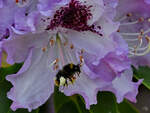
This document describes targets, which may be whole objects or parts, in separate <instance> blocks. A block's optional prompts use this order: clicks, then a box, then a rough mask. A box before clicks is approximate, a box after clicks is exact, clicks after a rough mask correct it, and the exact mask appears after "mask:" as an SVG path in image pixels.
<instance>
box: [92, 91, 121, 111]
mask: <svg viewBox="0 0 150 113" xmlns="http://www.w3.org/2000/svg"><path fill="white" fill-rule="evenodd" d="M97 100H98V103H97V104H96V105H92V107H91V109H90V113H119V112H118V108H117V104H116V98H115V96H114V95H113V94H112V93H110V92H101V93H98V97H97Z"/></svg>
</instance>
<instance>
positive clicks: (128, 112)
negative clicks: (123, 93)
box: [118, 100, 139, 113]
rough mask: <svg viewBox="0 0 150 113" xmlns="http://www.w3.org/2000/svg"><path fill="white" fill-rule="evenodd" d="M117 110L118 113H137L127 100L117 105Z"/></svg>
mask: <svg viewBox="0 0 150 113" xmlns="http://www.w3.org/2000/svg"><path fill="white" fill-rule="evenodd" d="M118 108H119V112H120V113H139V112H138V110H137V109H136V108H135V107H134V106H133V105H132V104H131V103H129V102H128V101H127V100H124V101H123V102H122V103H120V104H118Z"/></svg>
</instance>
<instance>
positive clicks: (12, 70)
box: [0, 63, 22, 81]
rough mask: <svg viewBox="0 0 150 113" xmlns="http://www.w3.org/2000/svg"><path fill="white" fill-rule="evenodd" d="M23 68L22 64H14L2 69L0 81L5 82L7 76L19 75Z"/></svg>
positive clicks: (0, 70) (0, 69)
mask: <svg viewBox="0 0 150 113" xmlns="http://www.w3.org/2000/svg"><path fill="white" fill-rule="evenodd" d="M21 66H22V63H21V64H14V65H12V66H9V67H7V68H3V67H2V68H0V81H3V80H4V79H5V77H6V75H9V74H14V73H17V72H18V71H19V69H20V68H21Z"/></svg>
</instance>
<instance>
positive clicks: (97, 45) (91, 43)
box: [64, 30, 116, 59]
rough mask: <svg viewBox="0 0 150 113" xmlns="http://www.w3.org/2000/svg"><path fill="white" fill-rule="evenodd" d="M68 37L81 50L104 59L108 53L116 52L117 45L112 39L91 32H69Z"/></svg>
mask: <svg viewBox="0 0 150 113" xmlns="http://www.w3.org/2000/svg"><path fill="white" fill-rule="evenodd" d="M64 35H66V37H68V38H69V40H70V42H71V43H72V44H74V45H75V46H76V47H77V48H79V49H84V50H85V51H86V52H88V53H90V54H93V55H96V56H99V59H100V58H103V57H104V56H105V55H106V54H107V53H109V52H111V51H114V49H115V47H116V44H115V43H114V42H113V40H112V39H111V38H105V37H99V35H97V34H94V33H91V32H82V33H81V32H77V31H72V30H69V32H67V34H64Z"/></svg>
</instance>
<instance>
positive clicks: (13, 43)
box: [2, 32, 48, 64]
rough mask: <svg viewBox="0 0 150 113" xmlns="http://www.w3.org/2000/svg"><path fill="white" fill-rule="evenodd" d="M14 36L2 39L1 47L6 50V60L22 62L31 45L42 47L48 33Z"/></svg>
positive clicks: (45, 43) (46, 40)
mask: <svg viewBox="0 0 150 113" xmlns="http://www.w3.org/2000/svg"><path fill="white" fill-rule="evenodd" d="M14 37H15V38H12V39H9V40H5V41H3V44H2V46H3V49H4V50H5V51H6V52H7V54H8V57H7V62H8V63H10V64H14V63H15V62H18V63H19V62H23V61H24V60H25V59H26V57H27V55H28V52H29V49H30V48H32V47H35V48H42V47H45V46H46V45H47V43H48V34H47V33H46V32H45V33H40V34H27V35H23V36H22V35H15V36H14Z"/></svg>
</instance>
